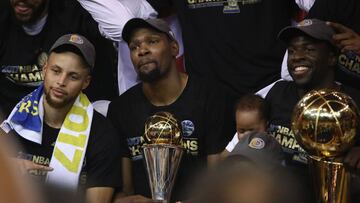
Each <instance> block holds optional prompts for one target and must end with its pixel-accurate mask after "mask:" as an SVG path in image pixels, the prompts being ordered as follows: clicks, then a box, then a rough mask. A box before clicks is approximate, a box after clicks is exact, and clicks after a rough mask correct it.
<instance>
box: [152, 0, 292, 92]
mask: <svg viewBox="0 0 360 203" xmlns="http://www.w3.org/2000/svg"><path fill="white" fill-rule="evenodd" d="M148 1H149V3H150V4H152V5H153V6H154V7H155V9H156V8H158V9H161V8H159V7H160V6H161V4H163V3H162V2H164V1H169V0H162V1H159V0H148ZM160 2H161V3H160ZM231 2H233V4H235V6H229V5H231ZM294 2H295V1H294V0H254V1H223V0H221V1H220V0H212V1H200V0H191V1H190V0H172V3H173V4H174V5H175V7H176V9H177V13H178V16H179V20H180V24H181V27H182V37H183V42H184V54H185V67H186V70H187V72H188V73H189V74H190V75H191V74H196V75H200V76H206V77H212V78H215V79H216V80H218V81H220V82H221V83H222V84H225V85H226V86H227V87H229V88H231V89H232V90H233V91H234V92H235V93H237V94H243V93H250V92H254V91H256V90H258V89H260V88H262V87H264V86H266V85H268V84H270V83H272V82H274V81H275V80H276V79H278V78H280V67H281V61H282V58H283V56H284V52H285V47H284V46H283V45H282V44H281V43H279V41H278V40H277V34H278V32H279V31H280V30H281V29H282V28H284V27H285V26H288V25H290V23H291V16H292V12H293V10H294V8H296V5H295V3H294ZM237 11H238V12H237Z"/></svg>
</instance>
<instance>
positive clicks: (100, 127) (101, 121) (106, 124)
mask: <svg viewBox="0 0 360 203" xmlns="http://www.w3.org/2000/svg"><path fill="white" fill-rule="evenodd" d="M105 131H106V132H107V135H101V136H108V135H109V136H111V134H114V133H115V130H114V127H113V126H112V124H111V122H110V121H109V120H108V119H107V118H105V117H104V116H103V115H102V114H100V113H99V112H97V111H96V110H94V114H93V119H92V123H91V134H94V136H98V135H97V134H98V133H99V132H105Z"/></svg>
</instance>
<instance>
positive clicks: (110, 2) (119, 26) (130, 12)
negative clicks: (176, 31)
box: [78, 0, 157, 41]
mask: <svg viewBox="0 0 360 203" xmlns="http://www.w3.org/2000/svg"><path fill="white" fill-rule="evenodd" d="M78 1H79V3H80V4H81V6H82V7H84V8H85V9H86V10H87V11H88V12H89V13H90V14H91V15H92V17H93V18H94V19H95V20H96V21H97V22H98V24H99V30H100V33H101V34H102V35H103V36H105V37H106V38H109V39H111V40H114V41H120V40H121V33H122V30H123V28H124V25H125V24H126V22H127V21H128V20H130V19H131V18H144V19H146V18H153V17H156V15H157V13H156V11H155V10H154V9H153V8H152V7H151V6H150V4H149V3H148V2H147V1H145V0H121V1H120V0H100V1H99V0H78Z"/></svg>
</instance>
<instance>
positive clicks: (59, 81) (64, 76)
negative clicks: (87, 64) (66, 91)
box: [56, 74, 67, 86]
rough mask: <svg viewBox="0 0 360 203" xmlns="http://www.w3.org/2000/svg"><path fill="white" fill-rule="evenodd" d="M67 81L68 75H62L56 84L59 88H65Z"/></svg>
mask: <svg viewBox="0 0 360 203" xmlns="http://www.w3.org/2000/svg"><path fill="white" fill-rule="evenodd" d="M66 80H67V77H66V74H60V75H59V77H58V78H57V81H56V83H57V84H58V85H59V86H65V85H66Z"/></svg>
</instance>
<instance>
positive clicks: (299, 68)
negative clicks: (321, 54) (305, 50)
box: [295, 66, 309, 71]
mask: <svg viewBox="0 0 360 203" xmlns="http://www.w3.org/2000/svg"><path fill="white" fill-rule="evenodd" d="M307 69H309V67H306V66H298V67H296V68H295V71H306V70H307Z"/></svg>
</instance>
